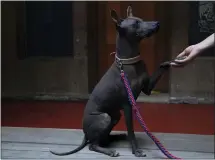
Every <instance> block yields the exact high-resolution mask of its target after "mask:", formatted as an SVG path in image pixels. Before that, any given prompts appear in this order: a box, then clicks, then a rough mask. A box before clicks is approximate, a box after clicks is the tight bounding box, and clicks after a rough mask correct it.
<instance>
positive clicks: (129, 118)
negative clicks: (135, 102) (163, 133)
mask: <svg viewBox="0 0 215 160" xmlns="http://www.w3.org/2000/svg"><path fill="white" fill-rule="evenodd" d="M123 108H124V113H125V122H126V126H127V131H128V139H129V142H130V144H131V148H132V153H133V154H134V155H135V156H136V157H146V154H145V153H144V152H143V150H141V149H139V148H138V145H137V140H136V137H135V134H134V127H133V116H132V107H131V106H130V105H128V104H124V106H123Z"/></svg>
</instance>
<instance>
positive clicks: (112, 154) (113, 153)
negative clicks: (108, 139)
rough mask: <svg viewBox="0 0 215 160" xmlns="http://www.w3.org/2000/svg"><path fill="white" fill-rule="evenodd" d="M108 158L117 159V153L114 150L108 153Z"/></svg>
mask: <svg viewBox="0 0 215 160" xmlns="http://www.w3.org/2000/svg"><path fill="white" fill-rule="evenodd" d="M110 157H119V153H118V152H117V151H115V150H112V151H110Z"/></svg>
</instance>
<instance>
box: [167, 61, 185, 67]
mask: <svg viewBox="0 0 215 160" xmlns="http://www.w3.org/2000/svg"><path fill="white" fill-rule="evenodd" d="M170 65H171V66H172V67H184V66H185V64H181V63H175V62H171V63H170Z"/></svg>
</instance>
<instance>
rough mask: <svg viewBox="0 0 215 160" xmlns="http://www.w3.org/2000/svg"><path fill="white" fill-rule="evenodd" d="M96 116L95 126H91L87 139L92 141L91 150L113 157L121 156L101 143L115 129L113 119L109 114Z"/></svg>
mask: <svg viewBox="0 0 215 160" xmlns="http://www.w3.org/2000/svg"><path fill="white" fill-rule="evenodd" d="M91 116H95V117H92V118H95V119H96V120H95V121H94V123H93V124H91V125H90V128H89V130H88V132H87V137H88V139H89V140H90V141H91V144H90V146H89V149H90V150H91V151H95V152H98V153H102V154H105V155H108V156H111V157H117V156H119V153H117V152H116V151H115V150H110V149H107V148H103V147H101V146H100V143H101V142H102V141H103V140H104V138H107V135H109V134H110V131H111V129H112V128H113V125H114V124H113V123H112V119H111V117H110V116H109V115H108V114H107V113H101V114H99V115H91Z"/></svg>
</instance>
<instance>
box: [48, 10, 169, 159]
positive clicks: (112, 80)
mask: <svg viewBox="0 0 215 160" xmlns="http://www.w3.org/2000/svg"><path fill="white" fill-rule="evenodd" d="M111 18H112V20H113V22H114V24H115V26H116V30H117V33H118V34H117V39H116V55H115V57H116V58H115V62H114V63H113V64H112V66H111V67H110V68H109V69H108V71H107V72H106V73H105V75H104V76H103V77H102V78H101V80H100V81H99V83H98V84H97V85H96V86H95V88H94V90H93V92H92V93H91V95H90V97H89V100H88V102H87V104H86V107H85V111H84V115H83V132H84V134H85V136H84V139H83V142H82V144H81V145H80V146H79V147H78V148H76V149H75V150H73V151H70V152H66V153H56V152H53V151H50V152H51V153H53V154H55V155H60V156H63V155H69V154H73V153H75V152H78V151H80V150H81V149H83V148H84V147H85V146H86V145H87V144H89V149H90V150H91V151H95V152H99V153H103V154H106V155H108V156H111V157H116V156H119V153H118V152H116V151H115V150H111V149H107V148H105V145H107V144H108V143H109V142H110V140H111V136H110V132H111V131H112V129H113V127H114V126H115V125H116V124H117V123H118V122H119V120H120V117H121V114H120V110H123V111H124V114H125V120H126V121H125V123H126V126H127V133H128V140H129V142H130V144H131V148H132V153H133V154H134V155H135V156H137V157H145V156H146V154H145V153H144V152H143V151H142V150H141V149H139V148H138V144H137V141H136V138H135V134H134V129H133V120H132V107H131V106H130V104H129V101H128V97H127V93H126V89H125V86H124V84H123V81H122V80H121V77H120V68H119V67H121V66H120V65H119V64H121V65H123V70H124V72H125V74H126V75H127V78H128V80H129V82H130V85H131V89H132V92H133V94H134V98H135V99H137V97H138V96H139V94H140V92H141V91H142V92H143V93H145V94H146V95H150V94H151V91H152V89H153V88H154V86H155V85H156V83H157V81H158V80H159V79H160V77H161V76H162V74H163V73H164V72H165V71H167V70H168V69H169V68H170V63H169V62H164V63H162V64H161V65H160V67H159V68H158V69H157V71H156V72H154V74H153V75H152V76H150V75H149V74H148V71H147V68H146V65H145V63H144V61H142V60H141V59H140V52H139V44H140V41H141V40H143V39H144V38H147V37H150V36H152V35H153V33H156V32H157V31H158V29H159V22H156V21H150V22H149V21H143V20H142V19H140V18H138V17H134V16H133V14H132V8H131V6H129V7H128V8H127V17H126V18H125V19H120V18H118V16H117V13H116V11H115V10H111ZM119 62H120V63H119ZM121 136H123V135H121Z"/></svg>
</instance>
